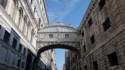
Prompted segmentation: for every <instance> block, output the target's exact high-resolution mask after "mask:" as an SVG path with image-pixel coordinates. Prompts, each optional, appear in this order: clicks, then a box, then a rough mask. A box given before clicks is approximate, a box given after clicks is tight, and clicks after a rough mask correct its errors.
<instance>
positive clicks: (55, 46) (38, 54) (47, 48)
mask: <svg viewBox="0 0 125 70" xmlns="http://www.w3.org/2000/svg"><path fill="white" fill-rule="evenodd" d="M55 48H62V49H69V50H71V51H74V52H75V53H77V54H79V53H80V52H79V50H78V48H75V47H72V46H69V45H64V44H52V45H47V46H45V47H42V48H40V49H39V50H38V52H37V56H40V54H41V53H42V52H44V51H47V50H50V49H55Z"/></svg>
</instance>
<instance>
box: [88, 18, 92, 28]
mask: <svg viewBox="0 0 125 70" xmlns="http://www.w3.org/2000/svg"><path fill="white" fill-rule="evenodd" d="M88 25H89V27H90V26H91V25H92V19H91V18H90V19H89V21H88Z"/></svg>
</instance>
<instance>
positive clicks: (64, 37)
mask: <svg viewBox="0 0 125 70" xmlns="http://www.w3.org/2000/svg"><path fill="white" fill-rule="evenodd" d="M37 38H38V39H37V51H38V53H37V55H38V56H39V55H40V54H41V53H42V52H44V51H46V50H49V49H55V48H63V49H69V50H72V51H74V52H76V53H78V52H79V50H78V47H79V42H78V36H77V29H76V28H74V27H72V26H69V25H64V24H63V23H57V24H54V25H48V26H44V27H43V28H41V29H40V30H39V32H38V37H37Z"/></svg>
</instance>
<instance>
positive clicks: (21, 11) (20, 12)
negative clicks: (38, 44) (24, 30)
mask: <svg viewBox="0 0 125 70" xmlns="http://www.w3.org/2000/svg"><path fill="white" fill-rule="evenodd" d="M22 20H23V10H22V8H20V9H19V22H18V26H19V28H21V26H22V24H21V23H22Z"/></svg>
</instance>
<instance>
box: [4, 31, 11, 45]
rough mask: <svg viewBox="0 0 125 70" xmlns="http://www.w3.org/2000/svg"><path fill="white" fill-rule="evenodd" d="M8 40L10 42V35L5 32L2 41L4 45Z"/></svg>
mask: <svg viewBox="0 0 125 70" xmlns="http://www.w3.org/2000/svg"><path fill="white" fill-rule="evenodd" d="M9 40H10V34H9V32H7V31H5V34H4V41H5V42H6V43H9Z"/></svg>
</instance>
